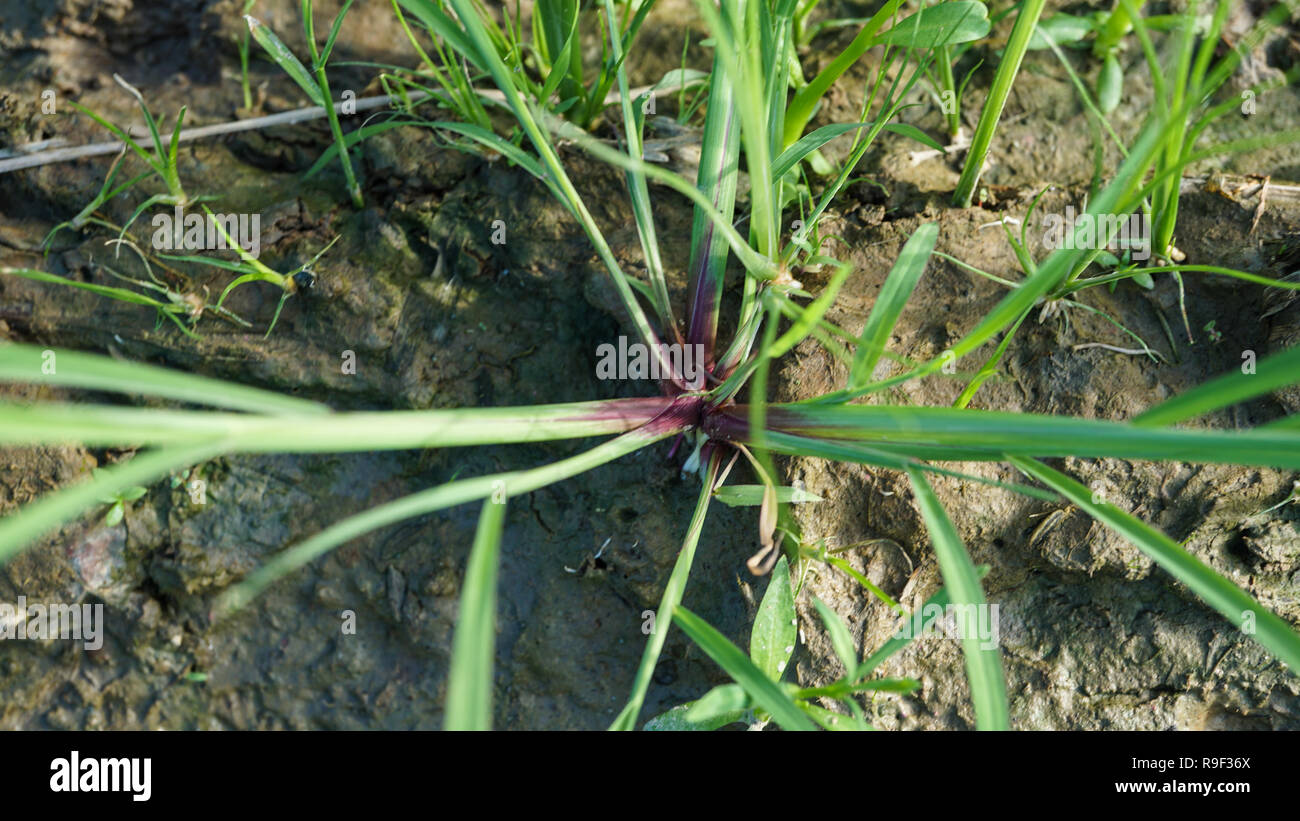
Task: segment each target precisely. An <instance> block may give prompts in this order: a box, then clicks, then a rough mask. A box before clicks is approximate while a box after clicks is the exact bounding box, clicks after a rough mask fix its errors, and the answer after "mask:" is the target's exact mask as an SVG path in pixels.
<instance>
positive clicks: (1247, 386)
mask: <svg viewBox="0 0 1300 821" xmlns="http://www.w3.org/2000/svg"><path fill="white" fill-rule="evenodd" d="M1242 368H1245V365H1243V366H1242ZM1242 368H1239V369H1237V370H1235V371H1230V372H1229V373H1226V374H1223V375H1222V376H1219V377H1216V378H1214V379H1211V380H1210V381H1209V382H1206V383H1204V384H1201V385H1198V386H1197V387H1195V388H1192V389H1191V390H1190V391H1187V392H1186V393H1183V394H1179V395H1178V396H1175V397H1174V398H1173V399H1169V400H1167V401H1165V402H1161V403H1160V404H1159V405H1156V406H1155V407H1154V408H1149V409H1148V410H1146V411H1143V412H1142V413H1140V414H1138V415H1137V416H1136V417H1134V419H1133V424H1135V425H1172V424H1174V423H1176V422H1182V421H1185V420H1187V419H1194V418H1196V417H1198V416H1202V415H1204V414H1207V413H1210V412H1211V411H1216V410H1218V409H1219V408H1226V407H1228V406H1229V405H1235V404H1237V403H1238V402H1245V401H1246V400H1247V399H1253V398H1255V397H1256V396H1261V395H1263V394H1266V393H1269V392H1271V391H1275V390H1277V389H1278V388H1282V387H1285V386H1287V385H1294V384H1297V383H1300V346H1297V347H1294V348H1288V349H1287V350H1285V351H1281V352H1280V353H1276V354H1274V355H1272V356H1270V357H1268V358H1266V359H1262V360H1260V361H1259V362H1258V363H1256V364H1255V367H1254V368H1253V369H1252V370H1250V371H1249V372H1248V371H1246V370H1243V369H1242Z"/></svg>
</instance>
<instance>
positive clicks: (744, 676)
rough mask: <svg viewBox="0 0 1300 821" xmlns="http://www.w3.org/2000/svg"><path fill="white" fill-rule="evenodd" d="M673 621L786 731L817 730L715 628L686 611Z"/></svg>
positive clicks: (678, 609) (676, 611)
mask: <svg viewBox="0 0 1300 821" xmlns="http://www.w3.org/2000/svg"><path fill="white" fill-rule="evenodd" d="M673 621H674V622H676V623H677V626H678V627H680V628H682V631H683V632H685V633H686V635H688V636H690V637H691V640H692V641H694V642H695V643H696V644H698V645H699V646H700V647H701V649H703V650H704V652H705V653H707V654H708V655H709V658H711V659H713V660H714V661H716V662H717V663H718V666H719V667H721V668H722V669H723V670H726V671H727V674H728V675H730V676H731V677H732V678H733V679H735V681H736V683H737V684H739V685H740V686H741V687H744V688H745V692H747V693H749V695H750V697H751V698H753V699H754V702H755V703H756V704H757V705H758V706H759V707H761V708H763V709H764V710H766V711H767V712H769V713H771V715H772V718H773V719H775V720H776V722H777V723H778V724H780V725H781V727H782V729H785V730H814V729H816V728H815V727H814V726H813V723H812V722H811V721H810V720H809V719H808V717H807V716H806V715H804V714H803V712H802V711H801V710H800V709H799V707H798V705H796V704H795V703H794V700H793V699H791V698H790V696H789V695H788V694H786V692H785V690H783V689H782V688H781V686H780V685H779V684H777V683H776V682H774V681H772V680H771V679H769V678H768V677H767V676H765V675H763V671H762V670H759V669H758V668H757V667H755V666H754V663H753V662H752V661H750V660H749V657H748V656H746V655H745V654H744V653H743V652H741V650H740V648H739V647H737V646H736V645H734V644H732V643H731V642H730V641H728V640H727V637H726V636H724V635H722V634H721V633H719V632H718V631H717V630H716V629H714V628H713V627H712V626H711V625H709V624H708V623H707V622H705V621H704V619H701V618H700V617H699V616H697V615H695V614H694V613H692V612H691V611H689V610H687V609H686V608H685V607H682V606H681V605H678V606H677V607H676V608H674V610H673Z"/></svg>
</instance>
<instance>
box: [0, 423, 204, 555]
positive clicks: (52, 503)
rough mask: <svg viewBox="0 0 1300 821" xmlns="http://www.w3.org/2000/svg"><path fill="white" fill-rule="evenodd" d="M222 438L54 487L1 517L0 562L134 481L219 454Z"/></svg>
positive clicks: (146, 456)
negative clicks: (76, 482) (55, 488)
mask: <svg viewBox="0 0 1300 821" xmlns="http://www.w3.org/2000/svg"><path fill="white" fill-rule="evenodd" d="M224 451H225V446H224V443H223V442H219V441H218V442H199V443H195V444H191V445H185V446H178V447H174V448H162V449H159V450H155V451H151V452H148V453H143V454H140V455H139V456H136V457H135V458H134V459H130V460H129V461H126V462H121V463H119V464H116V465H112V466H110V467H106V468H103V469H101V470H99V471H98V472H97V473H96V474H95V477H94V478H93V479H91V480H90V481H88V482H82V483H80V484H76V485H72V486H69V487H64V488H61V489H59V490H56V491H53V492H51V493H49V494H47V495H45V496H42V497H41V498H40V499H39V500H37V501H35V502H32V503H30V504H27V505H24V506H23V507H22V508H20V509H19V510H18V511H17V512H16V513H11V514H9V515H8V516H5V517H4V518H3V519H0V564H4V563H5V562H7V561H9V560H10V559H12V558H13V557H14V556H16V555H17V554H18V553H19V552H20V551H22V550H23V548H25V547H27V546H28V545H29V544H30V543H31V542H32V541H34V540H36V539H38V538H40V537H41V536H42V535H43V534H45V533H47V532H49V531H51V530H53V529H54V528H56V527H58V526H59V525H61V524H63V523H65V522H68V521H71V520H72V519H75V518H76V517H77V516H79V515H81V514H82V513H84V512H85V511H87V510H90V509H91V508H93V507H95V506H96V505H98V504H100V503H101V502H100V500H102V499H104V498H107V497H111V496H114V495H116V494H118V493H121V492H123V491H125V490H127V489H128V488H131V487H134V486H136V485H146V486H147V485H150V484H152V483H154V482H156V481H158V480H159V479H161V478H162V477H164V476H166V475H167V474H168V473H170V472H171V471H173V470H177V469H179V468H183V467H189V466H190V465H194V464H197V463H199V462H202V461H205V460H207V459H211V458H213V457H215V456H219V455H220V454H221V453H223V452H224Z"/></svg>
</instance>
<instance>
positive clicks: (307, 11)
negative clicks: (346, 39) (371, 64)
mask: <svg viewBox="0 0 1300 821" xmlns="http://www.w3.org/2000/svg"><path fill="white" fill-rule="evenodd" d="M352 3H353V0H347V2H346V3H344V4H343V8H341V9H339V13H338V14H337V15H336V16H335V17H334V22H333V24H332V25H331V26H330V33H329V36H328V37H327V38H326V40H325V46H324V48H320V47H319V46H317V44H316V28H315V17H314V15H313V14H312V0H302V24H303V29H304V30H305V32H306V35H307V48H308V50H309V54H310V57H311V70H310V71H308V69H307V67H306V66H304V65H303V64H302V62H301V61H299V59H298V58H297V57H295V56H294V53H293V52H292V51H290V50H289V47H288V46H286V45H285V44H284V42H283V41H281V40H280V38H279V37H276V36H275V32H273V31H271V30H270V29H269V28H267V27H266V26H265V25H263V24H262V23H261V22H260V21H258V19H257V18H255V17H253V16H251V15H247V14H246V15H244V20H245V21H246V22H247V23H248V30H249V31H250V32H251V33H252V35H253V39H254V40H257V42H258V43H259V44H260V45H261V46H262V48H263V49H265V50H266V53H267V54H268V55H270V57H271V59H272V60H274V61H275V64H276V65H278V66H279V67H280V68H281V69H282V70H283V71H284V73H285V74H288V75H289V77H290V78H292V79H293V81H294V82H295V83H297V84H298V87H299V88H301V89H302V90H303V92H304V93H305V94H306V95H307V98H308V99H310V100H311V101H312V103H314V104H315V105H318V106H320V107H321V108H323V109H325V114H326V116H327V117H328V119H329V124H330V132H331V133H332V134H333V135H334V145H335V146H337V148H338V155H339V162H340V163H341V164H342V166H343V176H344V178H345V179H346V181H347V188H348V196H349V197H351V198H352V204H353V205H354V206H355V207H357V208H362V207H364V205H365V203H364V201H363V200H362V197H361V186H360V185H359V184H358V183H357V177H356V173H355V172H354V171H353V170H352V158H351V156H350V155H349V154H348V144H347V143H346V142H345V141H344V139H343V129H342V127H341V126H340V125H339V114H338V109H337V107H336V106H335V104H334V98H333V97H332V96H331V94H330V85H329V78H328V77H327V76H326V74H325V65H326V63H328V62H329V58H330V53H331V52H332V51H333V50H334V43H335V41H336V40H337V39H338V36H339V31H340V30H341V29H342V26H343V19H344V18H345V17H347V14H348V10H349V9H351V8H352Z"/></svg>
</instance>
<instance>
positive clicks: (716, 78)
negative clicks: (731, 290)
mask: <svg viewBox="0 0 1300 821" xmlns="http://www.w3.org/2000/svg"><path fill="white" fill-rule="evenodd" d="M734 95H735V89H734V87H733V83H732V79H731V76H730V75H729V74H728V73H727V70H726V64H725V63H724V62H723V61H722V59H721V57H720V56H718V55H715V56H714V60H713V75H712V79H711V81H710V83H709V96H708V110H707V113H706V114H705V117H704V135H703V138H702V144H701V147H700V165H699V169H698V171H697V172H696V187H697V188H698V189H699V191H700V194H701V196H702V198H703V200H704V202H706V203H708V204H709V206H710V208H711V209H712V210H713V211H715V212H716V213H717V214H718V217H719V219H720V221H721V222H720V223H715V222H714V220H713V219H712V218H711V217H710V215H709V213H708V212H707V211H706V210H705V209H704V208H703V207H701V206H700V205H698V204H697V205H696V206H695V208H694V209H693V217H692V223H691V257H690V260H691V262H690V265H691V268H690V274H691V282H690V297H689V306H688V316H687V322H688V323H689V324H688V325H687V331H686V341H687V343H688V344H693V345H694V344H699V345H704V354H705V359H706V361H709V360H711V359H712V358H713V349H714V345H715V344H716V342H717V333H718V313H719V310H720V309H721V306H722V286H723V278H724V274H725V273H726V265H727V252H728V248H729V245H728V243H727V241H726V239H725V238H724V237H723V236H722V235H721V233H720V232H719V231H718V224H724V225H731V223H732V220H733V218H734V217H735V210H736V188H737V185H738V183H739V179H740V172H739V162H740V121H739V119H738V118H737V116H736V105H735V99H734Z"/></svg>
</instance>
